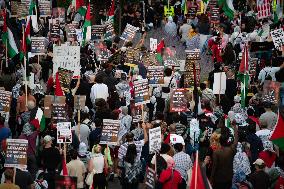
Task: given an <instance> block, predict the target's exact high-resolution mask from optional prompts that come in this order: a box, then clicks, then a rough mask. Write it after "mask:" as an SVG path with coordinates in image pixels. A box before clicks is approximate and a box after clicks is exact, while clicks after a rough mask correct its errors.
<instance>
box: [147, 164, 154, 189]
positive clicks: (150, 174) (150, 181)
mask: <svg viewBox="0 0 284 189" xmlns="http://www.w3.org/2000/svg"><path fill="white" fill-rule="evenodd" d="M155 177H156V173H155V170H154V169H151V168H150V167H148V168H147V172H146V182H145V184H146V189H154V188H155Z"/></svg>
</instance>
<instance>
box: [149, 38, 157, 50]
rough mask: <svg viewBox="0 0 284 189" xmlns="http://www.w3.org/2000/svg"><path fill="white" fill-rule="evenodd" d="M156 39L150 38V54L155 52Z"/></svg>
mask: <svg viewBox="0 0 284 189" xmlns="http://www.w3.org/2000/svg"><path fill="white" fill-rule="evenodd" d="M157 45H158V39H154V38H150V50H151V51H152V52H154V51H156V50H157Z"/></svg>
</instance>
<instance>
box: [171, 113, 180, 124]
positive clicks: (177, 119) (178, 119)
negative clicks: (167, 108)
mask: <svg viewBox="0 0 284 189" xmlns="http://www.w3.org/2000/svg"><path fill="white" fill-rule="evenodd" d="M172 119H173V122H174V123H178V122H179V121H180V115H179V114H178V113H175V114H173V115H172Z"/></svg>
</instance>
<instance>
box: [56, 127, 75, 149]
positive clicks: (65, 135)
mask: <svg viewBox="0 0 284 189" xmlns="http://www.w3.org/2000/svg"><path fill="white" fill-rule="evenodd" d="M56 128H57V143H58V144H61V143H71V142H72V133H71V122H59V123H57V124H56Z"/></svg>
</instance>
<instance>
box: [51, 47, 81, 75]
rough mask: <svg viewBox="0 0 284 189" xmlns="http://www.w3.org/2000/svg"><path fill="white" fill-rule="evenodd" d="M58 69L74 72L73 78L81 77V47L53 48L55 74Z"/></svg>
mask: <svg viewBox="0 0 284 189" xmlns="http://www.w3.org/2000/svg"><path fill="white" fill-rule="evenodd" d="M58 68H65V69H67V70H70V71H72V72H73V77H76V76H80V69H81V65H80V46H54V47H53V73H54V74H55V73H56V72H57V71H58Z"/></svg>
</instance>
